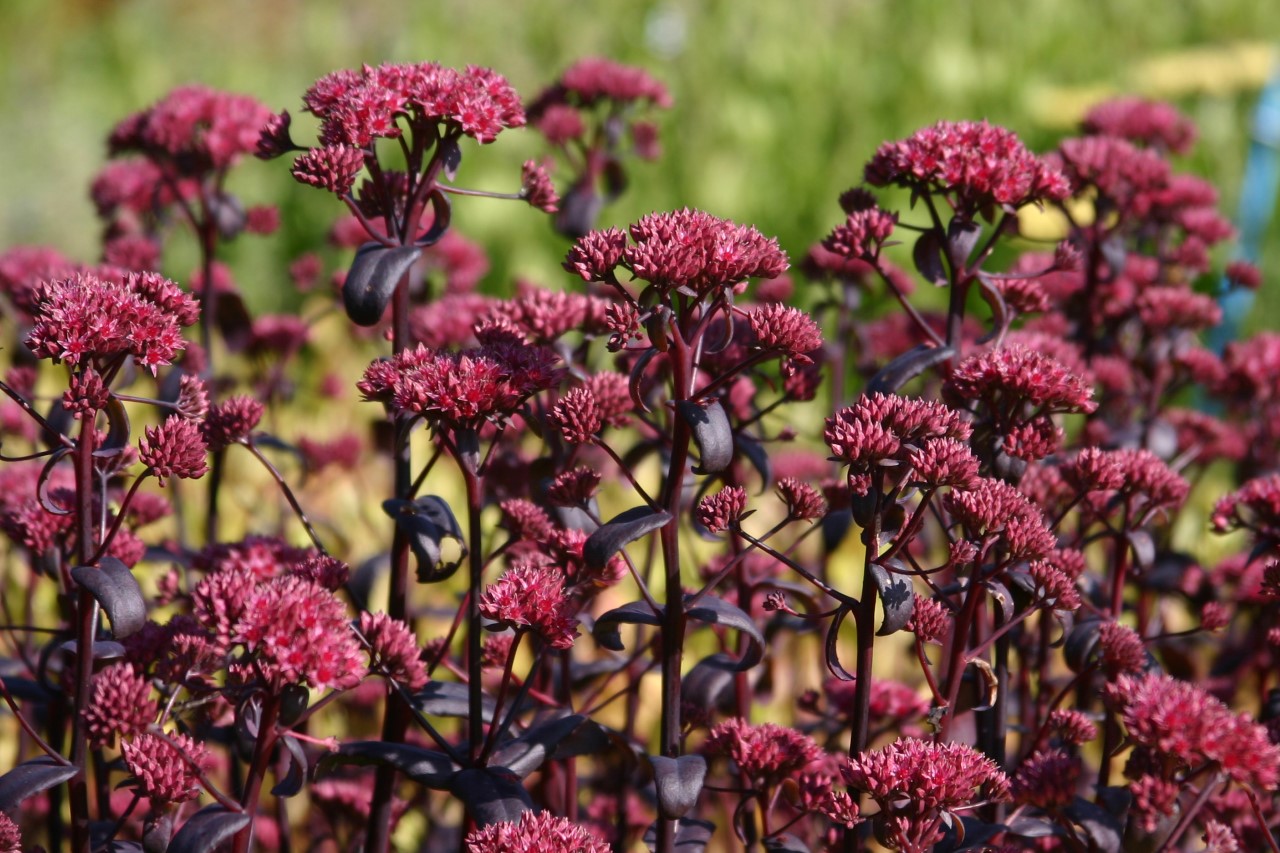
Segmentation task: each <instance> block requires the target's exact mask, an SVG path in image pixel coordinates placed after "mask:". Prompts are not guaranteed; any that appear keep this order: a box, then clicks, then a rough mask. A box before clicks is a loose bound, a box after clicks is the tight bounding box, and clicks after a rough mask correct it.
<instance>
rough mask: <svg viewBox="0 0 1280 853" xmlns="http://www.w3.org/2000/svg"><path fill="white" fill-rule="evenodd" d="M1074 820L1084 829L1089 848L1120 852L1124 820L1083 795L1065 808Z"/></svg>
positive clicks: (1112, 852)
mask: <svg viewBox="0 0 1280 853" xmlns="http://www.w3.org/2000/svg"><path fill="white" fill-rule="evenodd" d="M1063 811H1064V813H1065V814H1066V816H1067V817H1068V818H1070V819H1071V820H1072V822H1074V823H1076V824H1077V825H1078V826H1079V827H1080V828H1081V829H1083V830H1084V834H1085V837H1086V838H1087V839H1088V841H1089V850H1091V851H1097V853H1120V851H1121V850H1123V849H1124V848H1123V847H1122V846H1121V838H1122V837H1123V836H1124V822H1123V821H1121V820H1120V819H1119V818H1118V817H1116V816H1115V815H1114V814H1112V813H1111V812H1109V811H1107V810H1106V809H1104V808H1102V807H1101V806H1098V805H1095V804H1093V803H1091V802H1089V801H1088V800H1086V799H1083V798H1082V797H1076V798H1075V799H1074V800H1072V801H1071V804H1070V805H1068V806H1067V807H1066V809H1064V810H1063Z"/></svg>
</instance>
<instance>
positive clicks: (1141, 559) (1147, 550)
mask: <svg viewBox="0 0 1280 853" xmlns="http://www.w3.org/2000/svg"><path fill="white" fill-rule="evenodd" d="M1125 538H1126V539H1128V540H1129V547H1130V548H1131V549H1132V550H1133V567H1134V568H1135V569H1137V570H1138V571H1140V572H1145V571H1147V570H1148V569H1150V568H1151V567H1152V566H1153V565H1155V562H1156V543H1155V540H1154V539H1152V538H1151V531H1149V530H1130V531H1128V532H1127V533H1125Z"/></svg>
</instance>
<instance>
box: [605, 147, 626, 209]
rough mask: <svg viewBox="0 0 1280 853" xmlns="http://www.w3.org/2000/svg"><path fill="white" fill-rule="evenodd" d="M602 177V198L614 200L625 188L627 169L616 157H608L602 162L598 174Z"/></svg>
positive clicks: (607, 200)
mask: <svg viewBox="0 0 1280 853" xmlns="http://www.w3.org/2000/svg"><path fill="white" fill-rule="evenodd" d="M600 177H601V178H603V179H604V198H605V201H606V202H612V201H616V200H617V199H618V198H619V197H620V196H621V195H622V194H623V193H624V192H626V190H627V170H626V169H625V168H623V166H622V161H621V160H619V159H618V158H617V157H610V158H609V159H608V160H606V161H605V163H604V169H603V171H602V172H601V175H600Z"/></svg>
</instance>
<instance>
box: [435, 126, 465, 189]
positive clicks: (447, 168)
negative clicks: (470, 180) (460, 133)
mask: <svg viewBox="0 0 1280 853" xmlns="http://www.w3.org/2000/svg"><path fill="white" fill-rule="evenodd" d="M436 146H437V147H436V156H437V157H439V158H440V163H441V171H442V172H444V176H445V177H446V178H448V179H449V180H451V181H453V180H456V179H457V177H458V167H459V166H461V165H462V146H461V145H459V144H458V140H457V138H456V137H453V136H447V137H445V138H444V139H441V140H440V141H439V142H437V143H436Z"/></svg>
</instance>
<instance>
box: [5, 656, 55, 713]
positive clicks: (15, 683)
mask: <svg viewBox="0 0 1280 853" xmlns="http://www.w3.org/2000/svg"><path fill="white" fill-rule="evenodd" d="M5 663H8V661H5ZM0 682H4V689H5V690H7V691H9V695H10V696H12V697H13V698H14V699H17V700H18V702H20V703H22V704H27V703H34V704H37V705H44V704H47V703H48V702H49V701H50V700H52V699H53V697H54V696H55V694H54V693H53V691H51V690H49V688H47V687H45V686H44V685H43V684H41V683H40V682H38V681H35V680H33V679H30V678H21V677H19V676H16V675H6V676H4V677H3V678H0Z"/></svg>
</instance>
